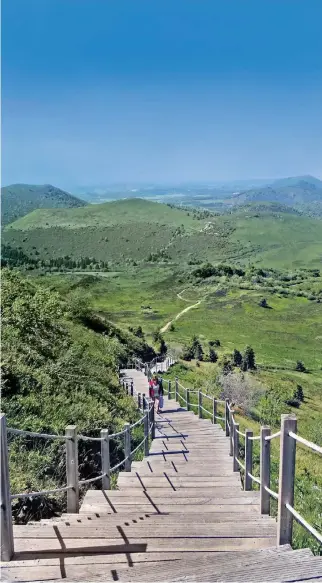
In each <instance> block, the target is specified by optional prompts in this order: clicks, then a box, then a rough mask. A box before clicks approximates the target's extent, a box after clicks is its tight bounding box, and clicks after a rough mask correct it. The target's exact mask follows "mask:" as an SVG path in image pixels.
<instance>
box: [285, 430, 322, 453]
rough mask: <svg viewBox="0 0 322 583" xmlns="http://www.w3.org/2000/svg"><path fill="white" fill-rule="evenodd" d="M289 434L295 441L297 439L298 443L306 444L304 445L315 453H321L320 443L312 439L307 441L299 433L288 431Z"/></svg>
mask: <svg viewBox="0 0 322 583" xmlns="http://www.w3.org/2000/svg"><path fill="white" fill-rule="evenodd" d="M289 436H290V437H292V439H295V441H297V442H298V443H301V444H302V445H306V447H308V448H310V449H312V450H313V451H316V452H317V453H321V454H322V447H321V446H320V445H317V444H316V443H313V442H312V441H308V440H307V439H304V437H301V436H300V435H297V434H296V433H293V431H290V432H289Z"/></svg>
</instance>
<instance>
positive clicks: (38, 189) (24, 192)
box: [1, 184, 87, 225]
mask: <svg viewBox="0 0 322 583" xmlns="http://www.w3.org/2000/svg"><path fill="white" fill-rule="evenodd" d="M86 205H87V203H86V202H85V201H84V200H81V199H80V198H77V197H76V196H73V195H72V194H69V193H68V192H65V191H64V190H61V189H60V188H56V187H55V186H52V185H51V184H40V185H33V184H11V185H10V186H4V187H3V188H1V223H2V225H8V224H9V223H12V222H13V221H16V220H17V219H19V218H21V217H23V216H25V215H27V214H29V213H30V212H31V211H34V210H35V209H40V208H76V207H82V206H86Z"/></svg>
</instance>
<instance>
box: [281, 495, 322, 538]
mask: <svg viewBox="0 0 322 583" xmlns="http://www.w3.org/2000/svg"><path fill="white" fill-rule="evenodd" d="M285 506H286V508H287V510H288V511H289V512H290V513H291V514H292V516H293V517H294V518H295V520H296V521H297V522H298V523H299V524H301V526H304V528H306V530H308V531H309V532H310V533H311V535H312V536H314V538H316V540H318V541H319V542H320V543H321V544H322V534H321V533H320V532H318V531H317V530H316V528H314V526H312V525H311V524H309V523H308V522H307V520H305V518H303V516H301V514H299V513H298V512H296V510H295V509H294V508H293V507H292V506H291V505H290V504H288V503H286V504H285Z"/></svg>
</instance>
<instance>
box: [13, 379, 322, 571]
mask: <svg viewBox="0 0 322 583" xmlns="http://www.w3.org/2000/svg"><path fill="white" fill-rule="evenodd" d="M125 372H126V373H128V374H129V375H130V376H132V377H133V378H134V386H135V388H136V390H137V391H138V392H141V393H147V392H148V391H147V380H146V377H144V375H143V373H141V372H138V371H135V370H129V371H125ZM14 536H15V557H14V560H13V561H11V562H10V563H7V564H5V565H4V571H3V575H2V576H3V578H4V579H5V580H11V581H45V580H47V581H54V580H57V579H65V580H67V581H80V580H86V581H98V580H104V581H123V582H125V581H143V582H144V581H151V582H152V581H155V582H158V581H159V582H161V581H168V582H170V581H178V582H179V581H280V582H281V581H293V582H294V581H299V580H303V578H304V577H305V580H306V581H318V580H319V581H321V580H322V579H321V577H322V565H321V558H320V557H313V555H312V553H311V552H310V551H309V550H308V549H303V550H301V551H293V550H292V549H291V548H290V547H289V546H284V547H276V522H275V520H274V519H273V518H270V517H267V516H261V515H260V513H259V493H258V492H244V491H243V490H242V489H241V483H240V477H239V473H238V472H233V470H232V458H231V457H230V456H229V440H228V439H227V438H226V437H225V435H224V432H223V431H222V429H221V428H220V426H219V425H212V424H211V422H210V420H209V421H208V420H205V419H198V418H197V417H196V416H195V415H194V414H193V413H192V412H191V413H190V412H187V411H186V410H183V409H181V408H180V407H179V405H178V404H177V403H176V402H174V401H171V400H167V399H166V398H165V406H164V412H163V413H162V414H161V415H158V416H157V417H156V437H155V439H154V441H153V442H152V445H151V449H150V454H149V456H148V457H146V458H145V459H144V460H143V461H140V462H133V463H132V471H131V472H129V473H126V472H121V473H120V474H119V477H118V489H117V490H105V491H100V490H89V491H88V492H87V493H86V496H85V498H84V501H83V504H82V507H81V512H80V514H78V515H64V516H62V517H61V518H59V519H55V520H51V521H42V523H41V524H39V525H27V526H16V527H15V529H14Z"/></svg>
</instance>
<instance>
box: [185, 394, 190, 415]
mask: <svg viewBox="0 0 322 583" xmlns="http://www.w3.org/2000/svg"><path fill="white" fill-rule="evenodd" d="M186 399H187V411H190V389H186Z"/></svg>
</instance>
